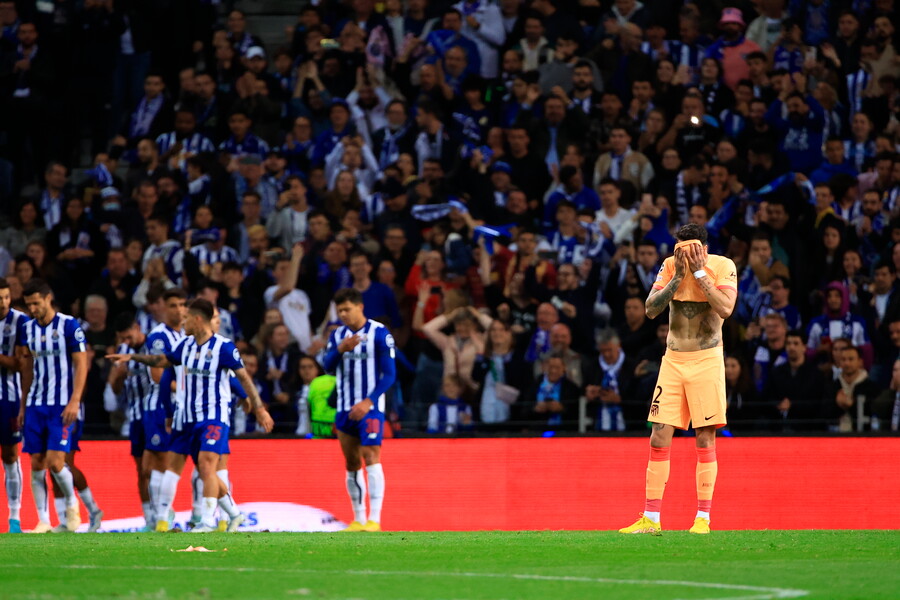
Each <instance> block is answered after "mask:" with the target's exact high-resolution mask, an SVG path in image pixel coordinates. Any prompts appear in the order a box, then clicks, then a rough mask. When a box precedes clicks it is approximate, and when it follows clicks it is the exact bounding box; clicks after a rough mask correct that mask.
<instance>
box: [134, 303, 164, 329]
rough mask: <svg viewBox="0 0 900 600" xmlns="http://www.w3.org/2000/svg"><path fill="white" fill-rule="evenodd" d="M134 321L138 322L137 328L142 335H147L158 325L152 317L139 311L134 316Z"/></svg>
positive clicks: (145, 312)
mask: <svg viewBox="0 0 900 600" xmlns="http://www.w3.org/2000/svg"><path fill="white" fill-rule="evenodd" d="M134 320H135V321H137V322H138V327H140V328H141V332H142V333H143V334H144V335H149V334H150V332H151V331H153V328H154V327H156V326H157V325H159V322H158V321H157V320H156V319H154V318H153V315H151V314H150V313H148V312H147V311H145V310H144V309H141V310H139V311H138V312H137V314H136V315H135V316H134Z"/></svg>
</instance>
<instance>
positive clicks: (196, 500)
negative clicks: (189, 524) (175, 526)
mask: <svg viewBox="0 0 900 600" xmlns="http://www.w3.org/2000/svg"><path fill="white" fill-rule="evenodd" d="M191 491H192V502H191V504H192V507H191V516H192V517H193V516H200V515H202V514H203V480H202V479H200V470H199V469H197V468H194V472H193V473H192V474H191Z"/></svg>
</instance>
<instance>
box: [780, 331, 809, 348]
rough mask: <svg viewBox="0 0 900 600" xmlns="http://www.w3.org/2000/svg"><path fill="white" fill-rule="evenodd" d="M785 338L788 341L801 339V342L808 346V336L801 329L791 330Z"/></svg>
mask: <svg viewBox="0 0 900 600" xmlns="http://www.w3.org/2000/svg"><path fill="white" fill-rule="evenodd" d="M784 337H785V339H787V338H789V337H795V338H800V341H801V342H803V345H804V346H805V345H806V336H805V335H804V334H803V332H802V331H800V330H799V329H791V330H790V331H788V332H787V335H786V336H784Z"/></svg>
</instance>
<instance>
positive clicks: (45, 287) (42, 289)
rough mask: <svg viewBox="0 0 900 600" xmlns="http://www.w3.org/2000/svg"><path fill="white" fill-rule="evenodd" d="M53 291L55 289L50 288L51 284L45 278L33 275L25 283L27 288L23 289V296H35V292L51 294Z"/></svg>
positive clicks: (42, 294)
mask: <svg viewBox="0 0 900 600" xmlns="http://www.w3.org/2000/svg"><path fill="white" fill-rule="evenodd" d="M52 293H53V290H51V289H50V284H48V283H47V282H46V281H44V280H43V279H39V278H37V277H33V278H32V279H30V280H29V281H28V283H26V284H25V289H23V290H22V297H23V298H24V297H26V296H33V295H34V294H39V295H41V296H49V295H50V294H52Z"/></svg>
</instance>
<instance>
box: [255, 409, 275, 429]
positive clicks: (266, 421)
mask: <svg viewBox="0 0 900 600" xmlns="http://www.w3.org/2000/svg"><path fill="white" fill-rule="evenodd" d="M256 424H257V425H259V426H260V427H262V428H263V431H265V432H266V433H269V432H271V431H272V427H274V426H275V421H273V420H272V415H270V414H269V411H268V410H266V407H265V406H260V407H259V408H258V409H256Z"/></svg>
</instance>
